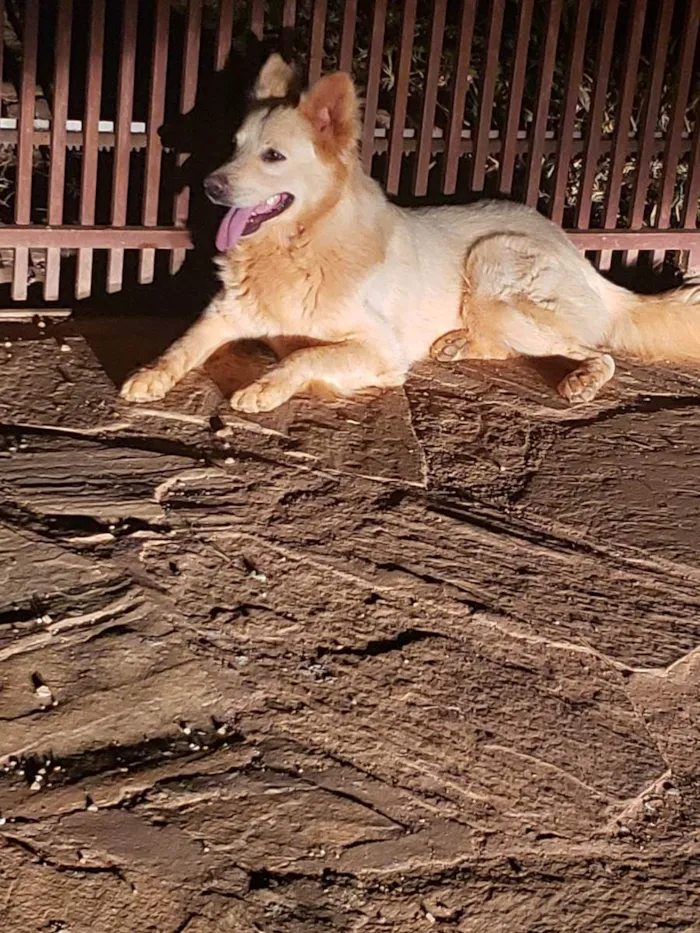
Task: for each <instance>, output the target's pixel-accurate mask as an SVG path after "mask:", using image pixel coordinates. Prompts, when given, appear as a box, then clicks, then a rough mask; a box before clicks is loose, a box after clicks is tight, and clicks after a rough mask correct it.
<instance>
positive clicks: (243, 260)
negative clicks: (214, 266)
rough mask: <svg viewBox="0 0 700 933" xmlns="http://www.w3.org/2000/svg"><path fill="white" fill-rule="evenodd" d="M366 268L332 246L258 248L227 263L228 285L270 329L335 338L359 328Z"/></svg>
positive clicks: (269, 330)
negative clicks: (357, 318) (320, 248)
mask: <svg viewBox="0 0 700 933" xmlns="http://www.w3.org/2000/svg"><path fill="white" fill-rule="evenodd" d="M362 275H363V270H362V269H361V268H358V266H357V263H353V262H352V260H351V258H350V261H349V257H347V256H345V255H342V254H340V253H337V252H335V251H333V250H326V251H323V252H320V251H314V250H312V249H310V248H307V249H303V248H298V249H285V248H280V247H279V246H276V247H267V248H262V247H257V248H256V249H255V250H252V249H250V250H241V251H240V252H239V254H238V255H236V256H235V257H234V258H233V260H232V261H231V262H230V263H229V264H228V267H227V269H226V275H225V277H224V284H225V285H226V288H227V290H228V291H230V292H231V293H232V294H234V295H235V297H236V299H237V301H238V302H240V303H241V305H243V306H244V308H245V309H246V311H247V312H248V313H250V314H251V315H254V316H255V317H257V318H263V319H264V324H265V330H266V331H268V332H270V333H278V334H294V335H305V336H309V337H315V338H318V339H332V338H333V337H335V336H337V335H338V333H339V330H340V331H344V330H347V329H348V328H352V327H353V326H355V321H353V318H354V316H355V315H354V313H353V308H354V307H357V309H358V313H359V311H360V307H361V304H360V303H359V302H358V301H356V300H353V299H356V296H357V295H358V294H359V293H360V292H361V285H362Z"/></svg>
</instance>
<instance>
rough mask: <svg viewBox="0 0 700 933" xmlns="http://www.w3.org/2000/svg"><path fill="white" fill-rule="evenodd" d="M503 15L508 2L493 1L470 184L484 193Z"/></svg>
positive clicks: (473, 189) (472, 188) (474, 189)
mask: <svg viewBox="0 0 700 933" xmlns="http://www.w3.org/2000/svg"><path fill="white" fill-rule="evenodd" d="M504 12H505V0H493V2H492V5H491V18H490V21H489V37H488V42H487V47H486V48H487V51H486V65H485V68H484V73H483V79H482V85H481V100H480V101H479V122H478V128H477V131H476V147H475V149H474V159H473V161H472V174H471V181H470V185H469V187H470V188H471V190H472V191H483V188H484V179H485V178H486V161H487V158H488V151H489V149H488V147H489V133H490V132H491V120H492V117H493V101H494V94H495V93H496V81H497V79H498V58H499V50H500V47H501V33H502V31H503V14H504Z"/></svg>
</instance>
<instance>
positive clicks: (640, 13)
mask: <svg viewBox="0 0 700 933" xmlns="http://www.w3.org/2000/svg"><path fill="white" fill-rule="evenodd" d="M646 6H647V0H635V3H634V8H633V10H632V13H631V18H630V24H629V29H628V32H627V40H626V46H625V54H624V59H623V64H622V74H623V80H622V92H621V93H620V99H619V103H618V108H617V114H616V115H615V129H614V131H613V145H612V154H611V156H610V170H609V172H608V184H607V187H606V191H605V202H604V208H603V226H604V227H605V228H606V229H611V228H613V227H616V226H617V215H618V211H619V208H620V194H621V192H622V176H623V172H624V168H625V162H626V160H627V154H628V148H629V129H630V121H631V119H632V107H633V105H634V92H635V88H636V86H637V72H638V70H639V56H640V52H641V48H642V36H643V35H644V20H645V18H646ZM611 258H612V257H611V255H610V253H609V251H607V250H606V251H604V252H602V253H601V255H600V257H599V259H598V266H599V268H600V269H601V270H605V269H609V268H610V260H611Z"/></svg>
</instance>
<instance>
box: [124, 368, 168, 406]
mask: <svg viewBox="0 0 700 933" xmlns="http://www.w3.org/2000/svg"><path fill="white" fill-rule="evenodd" d="M174 382H175V380H174V379H173V377H172V376H171V375H170V373H169V372H168V371H167V370H166V369H162V368H159V367H153V368H146V369H139V370H138V372H135V373H134V374H133V376H129V378H128V379H127V380H126V382H125V383H124V385H123V386H122V387H121V391H120V393H119V394H120V395H121V397H122V398H123V399H126V400H127V402H155V401H156V400H157V399H161V398H165V396H166V395H167V394H168V392H169V391H170V390H171V389H172V387H173V384H174Z"/></svg>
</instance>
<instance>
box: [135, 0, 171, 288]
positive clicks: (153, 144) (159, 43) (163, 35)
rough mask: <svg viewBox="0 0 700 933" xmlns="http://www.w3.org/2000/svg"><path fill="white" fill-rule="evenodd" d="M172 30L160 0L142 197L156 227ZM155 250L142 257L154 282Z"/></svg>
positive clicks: (149, 223) (142, 275)
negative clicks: (159, 129)
mask: <svg viewBox="0 0 700 933" xmlns="http://www.w3.org/2000/svg"><path fill="white" fill-rule="evenodd" d="M169 29H170V0H158V5H157V6H156V14H155V29H154V33H153V62H152V66H151V93H150V97H149V101H148V123H147V124H146V137H147V139H148V142H147V143H146V184H145V188H144V198H143V225H144V227H155V226H156V224H157V223H158V194H159V190H160V172H161V167H162V164H163V145H162V143H161V141H160V136H159V134H158V128H159V127H160V126H161V125H162V124H163V119H164V116H165V80H166V70H167V67H168V40H169ZM155 257H156V254H155V250H152V249H146V250H143V251H142V252H141V254H140V256H139V282H141V284H142V285H143V284H145V283H147V282H152V281H153V275H154V272H155Z"/></svg>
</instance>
